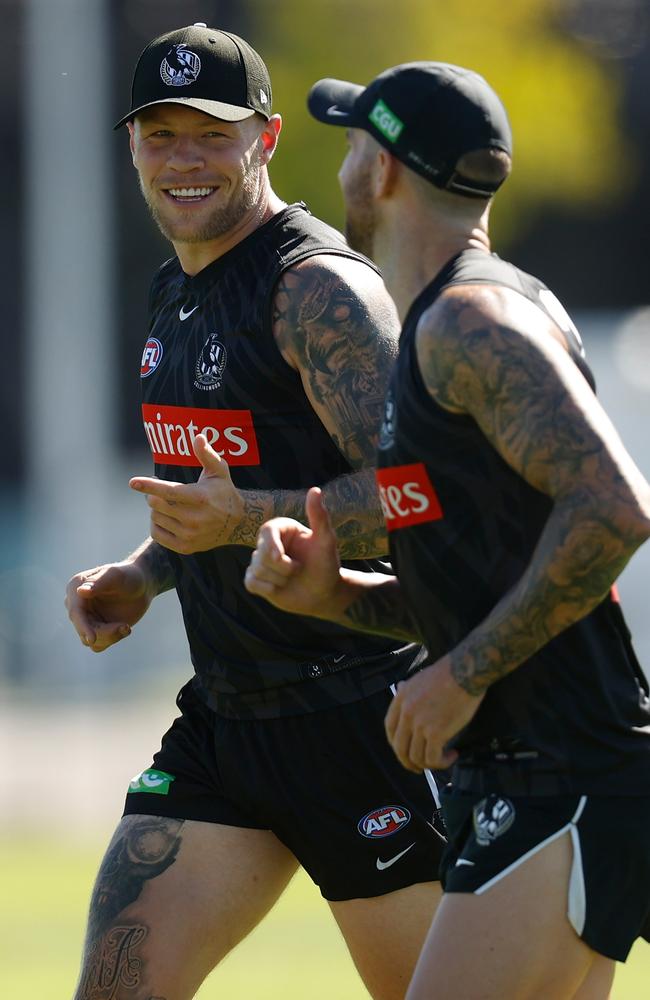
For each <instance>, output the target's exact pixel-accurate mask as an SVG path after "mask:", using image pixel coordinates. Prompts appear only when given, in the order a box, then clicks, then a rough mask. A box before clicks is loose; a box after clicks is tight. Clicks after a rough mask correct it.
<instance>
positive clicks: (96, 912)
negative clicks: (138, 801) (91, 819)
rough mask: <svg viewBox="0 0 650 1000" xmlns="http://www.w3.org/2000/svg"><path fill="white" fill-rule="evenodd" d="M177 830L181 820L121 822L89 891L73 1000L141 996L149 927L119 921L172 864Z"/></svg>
mask: <svg viewBox="0 0 650 1000" xmlns="http://www.w3.org/2000/svg"><path fill="white" fill-rule="evenodd" d="M182 827H183V821H182V820H176V819H165V818H161V817H156V816H128V817H125V819H123V820H122V823H121V824H120V826H119V828H118V830H117V832H116V834H115V836H114V838H113V840H112V842H111V844H110V845H109V848H108V851H107V853H106V856H105V858H104V861H103V863H102V866H101V868H100V870H99V874H98V876H97V882H96V884H95V888H94V891H93V896H92V900H91V904H90V916H89V920H88V934H87V938H86V947H85V960H84V968H83V970H82V975H81V981H80V984H79V988H78V991H77V998H78V1000H115V998H117V997H119V996H121V995H122V994H123V993H125V992H129V993H131V994H132V996H133V998H134V1000H136V997H137V998H139V997H140V996H144V994H142V993H141V991H140V986H141V985H142V984H143V982H144V980H145V978H146V968H145V963H144V960H143V957H142V954H141V945H142V944H143V942H144V940H145V939H146V937H147V934H148V932H149V928H148V927H147V925H146V924H145V923H143V922H141V921H137V922H130V921H126V920H124V916H125V913H124V911H125V910H127V909H128V908H129V907H131V906H132V904H134V903H136V902H137V900H138V899H139V897H140V895H141V893H142V890H143V888H144V886H145V884H146V883H147V882H148V881H149V880H151V879H154V878H156V877H157V876H158V875H161V874H162V873H163V872H164V871H166V870H167V869H168V868H169V866H170V865H172V864H174V862H175V860H176V856H177V854H178V850H179V847H180V843H181V829H182ZM120 917H121V918H122V919H118V918H120Z"/></svg>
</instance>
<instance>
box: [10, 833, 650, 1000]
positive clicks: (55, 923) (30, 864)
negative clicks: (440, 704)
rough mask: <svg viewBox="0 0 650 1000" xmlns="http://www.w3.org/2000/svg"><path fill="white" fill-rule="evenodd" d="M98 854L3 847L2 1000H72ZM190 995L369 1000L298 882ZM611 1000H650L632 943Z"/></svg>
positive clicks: (29, 843)
mask: <svg viewBox="0 0 650 1000" xmlns="http://www.w3.org/2000/svg"><path fill="white" fill-rule="evenodd" d="M102 849H103V843H101V844H100V843H97V844H95V843H92V844H87V845H84V846H83V847H80V848H74V847H72V846H70V845H66V844H63V843H60V842H56V843H53V844H51V845H46V844H45V843H44V842H43V841H42V840H37V839H32V838H29V837H27V838H22V839H11V840H8V839H4V840H3V839H0V997H2V998H3V1000H70V998H71V996H72V990H73V988H74V983H75V981H76V976H77V971H78V961H79V954H80V948H81V942H82V937H83V932H84V923H85V919H86V908H87V905H88V900H89V896H90V889H91V884H92V881H93V878H94V874H95V870H96V868H97V866H98V864H99V860H100V855H101V852H102ZM197 995H198V997H199V998H200V1000H217V998H219V1000H280V998H282V1000H331V998H332V997H336V998H337V1000H367V998H368V994H367V992H366V991H365V989H364V988H363V987H362V985H361V983H360V981H359V979H358V977H357V975H356V973H355V971H354V968H353V966H352V963H351V962H350V959H349V958H348V956H347V952H346V950H345V946H344V944H343V941H342V939H341V937H340V935H339V932H338V929H337V928H336V925H335V924H334V921H333V919H332V917H331V916H330V913H329V909H328V907H327V905H326V904H325V903H324V902H323V901H322V899H321V898H320V896H319V894H318V892H317V891H316V890H315V889H314V887H313V886H312V885H311V883H310V882H309V881H308V879H307V878H305V877H304V876H302V875H298V876H296V878H295V879H294V880H293V882H292V884H291V886H290V887H289V890H288V891H287V892H286V893H285V895H284V897H283V898H282V900H281V901H280V903H279V904H278V905H277V906H276V908H275V909H274V910H273V912H272V913H271V914H270V915H269V916H268V917H267V918H266V920H265V921H264V923H263V924H262V925H261V926H260V927H259V928H258V929H257V931H255V933H254V934H253V935H251V936H250V937H249V938H248V939H247V940H246V941H245V942H244V943H243V944H242V945H240V946H239V948H238V949H237V950H236V951H235V952H234V953H233V954H232V955H231V956H230V957H229V958H228V959H227V960H226V962H225V963H224V964H223V965H222V966H221V967H220V968H219V969H217V971H216V972H214V973H213V975H212V977H211V978H210V979H208V980H207V982H206V983H205V984H204V986H203V988H202V989H201V991H200V992H199V993H198V994H197ZM459 1000H460V998H459ZM504 1000H507V998H504ZM549 1000H552V998H550V997H549ZM612 1000H650V946H647V945H645V944H643V943H639V944H637V946H636V948H635V950H634V951H633V953H632V956H631V958H630V960H629V961H628V963H627V964H626V965H625V966H621V967H620V968H619V971H618V973H617V977H616V983H615V986H614V992H613V994H612Z"/></svg>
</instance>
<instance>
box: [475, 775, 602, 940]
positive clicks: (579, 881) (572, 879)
mask: <svg viewBox="0 0 650 1000" xmlns="http://www.w3.org/2000/svg"><path fill="white" fill-rule="evenodd" d="M586 804H587V796H586V795H582V796H581V797H580V801H579V803H578V808H577V809H576V811H575V813H574V814H573V816H572V817H571V819H570V820H569V822H568V823H567V824H566V825H565V826H563V827H561V829H559V830H556V831H555V833H552V834H551V835H550V837H547V838H546V839H545V840H542V841H541V842H540V843H539V844H536V845H535V847H531V849H530V850H529V851H526V853H525V854H522V856H521V857H520V858H517V860H516V861H513V862H512V864H511V865H508V867H507V868H504V869H503V871H502V872H499V874H498V875H495V876H494V877H493V878H491V879H488V881H487V882H484V883H483V885H481V886H479V888H478V889H475V890H474V894H475V895H476V896H480V895H482V893H484V892H487V890H488V889H490V888H491V887H492V886H493V885H496V883H497V882H500V881H501V879H503V878H505V877H506V875H509V874H510V872H512V871H515V869H517V868H519V866H520V865H523V863H524V861H527V860H528V858H532V857H533V855H534V854H538V853H539V851H541V850H543V849H544V848H545V847H546V846H547V845H548V844H552V843H553V841H554V840H559V838H560V837H561V836H562V835H563V834H565V833H569V834H570V835H571V845H572V847H573V860H572V862H571V872H570V875H569V886H568V899H567V916H568V918H569V922H570V923H571V926H572V927H573V929H574V930H575V932H576V934H578V935H579V936H580V935H581V934H582V931H583V930H584V926H585V919H586V913H587V896H586V892H585V879H584V872H583V870H582V851H581V849H580V833H579V832H578V827H577V824H578V821H579V819H580V817H581V816H582V813H583V810H584V808H585V806H586Z"/></svg>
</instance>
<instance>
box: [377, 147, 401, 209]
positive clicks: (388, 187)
mask: <svg viewBox="0 0 650 1000" xmlns="http://www.w3.org/2000/svg"><path fill="white" fill-rule="evenodd" d="M399 169H400V164H399V162H398V161H397V160H396V159H395V157H394V156H393V155H392V153H389V152H388V150H387V149H384V147H383V146H378V149H377V156H376V159H375V167H374V170H373V193H374V195H375V197H376V198H386V197H387V196H388V195H390V194H391V193H392V191H393V189H394V187H395V184H396V182H397V175H398V173H399Z"/></svg>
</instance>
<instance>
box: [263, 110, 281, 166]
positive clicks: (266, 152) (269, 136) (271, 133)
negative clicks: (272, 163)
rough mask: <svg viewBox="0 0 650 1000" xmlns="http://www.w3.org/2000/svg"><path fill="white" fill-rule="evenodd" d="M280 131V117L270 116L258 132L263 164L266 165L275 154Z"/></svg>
mask: <svg viewBox="0 0 650 1000" xmlns="http://www.w3.org/2000/svg"><path fill="white" fill-rule="evenodd" d="M281 131H282V118H281V117H280V115H271V117H270V118H269V120H268V121H267V122H265V123H264V128H263V129H262V131H261V132H260V140H261V142H262V159H263V162H264V163H268V162H269V160H270V159H271V157H272V156H273V154H274V153H275V150H276V147H277V144H278V138H279V136H280V132H281Z"/></svg>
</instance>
